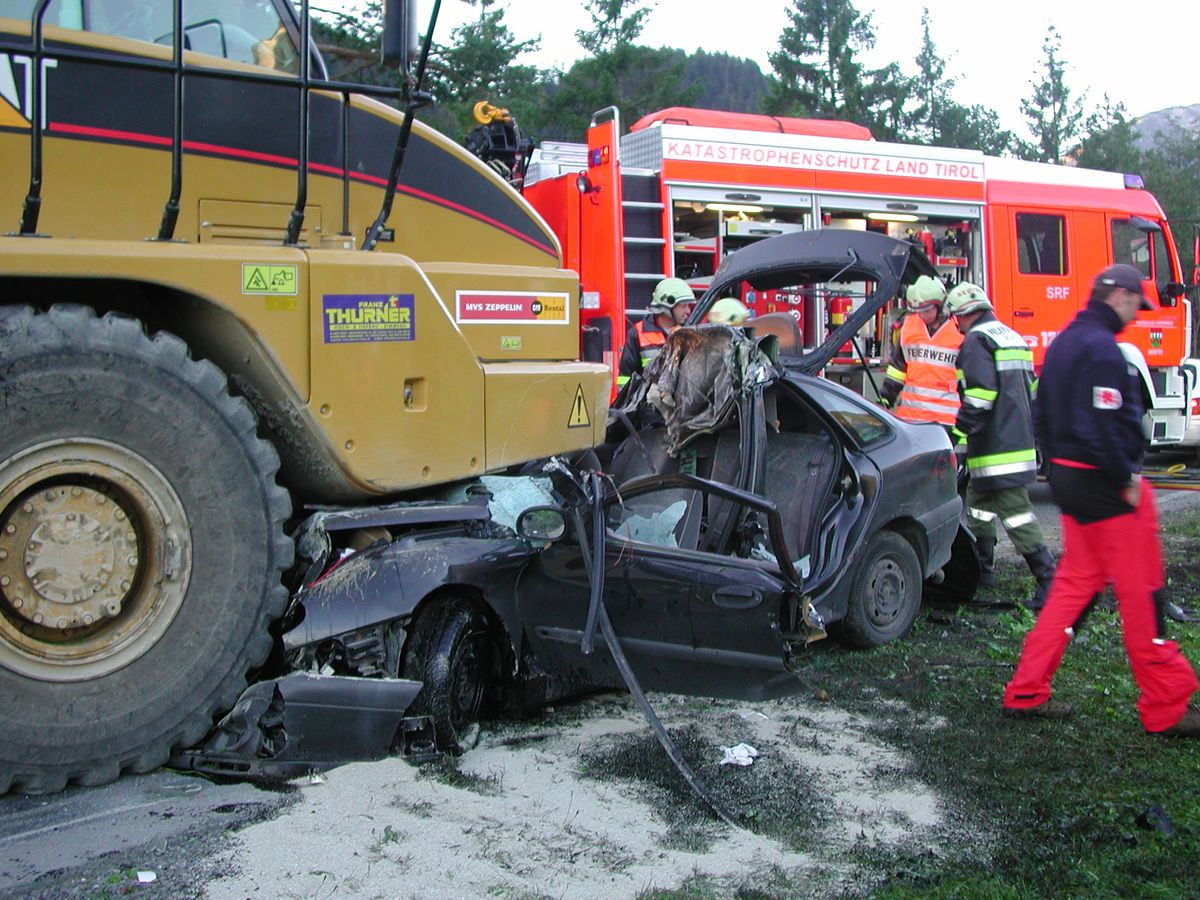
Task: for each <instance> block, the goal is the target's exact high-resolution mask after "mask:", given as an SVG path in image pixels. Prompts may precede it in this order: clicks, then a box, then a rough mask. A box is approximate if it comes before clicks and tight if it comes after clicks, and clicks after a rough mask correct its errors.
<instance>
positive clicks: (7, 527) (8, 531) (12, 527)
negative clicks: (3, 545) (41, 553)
mask: <svg viewBox="0 0 1200 900" xmlns="http://www.w3.org/2000/svg"><path fill="white" fill-rule="evenodd" d="M16 530H17V526H16V525H14V524H13V523H12V522H9V523H8V524H7V525H5V526H4V533H5V534H12V533H13V532H14V531H16Z"/></svg>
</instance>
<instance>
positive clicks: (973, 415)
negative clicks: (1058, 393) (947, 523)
mask: <svg viewBox="0 0 1200 900" xmlns="http://www.w3.org/2000/svg"><path fill="white" fill-rule="evenodd" d="M958 368H959V372H960V375H959V382H958V388H959V394H960V396H961V398H962V408H961V409H959V411H958V419H957V421H956V422H955V430H956V431H957V432H958V433H960V434H965V435H966V438H967V471H968V472H969V473H970V476H971V480H972V481H973V482H974V483H975V487H976V488H978V489H979V490H981V491H996V490H1000V489H1001V488H1007V487H1018V486H1020V485H1025V484H1031V483H1032V482H1033V481H1034V480H1035V479H1036V478H1037V454H1036V452H1035V451H1034V443H1033V417H1032V413H1031V411H1030V398H1031V395H1032V392H1033V385H1034V379H1033V353H1032V351H1030V349H1029V347H1028V346H1027V345H1026V343H1025V339H1024V338H1022V337H1021V336H1020V335H1019V334H1017V333H1016V332H1015V331H1013V330H1012V329H1011V328H1009V327H1008V326H1007V325H1005V324H1003V323H1001V322H998V321H997V320H996V317H995V316H994V315H993V314H992V313H990V312H985V313H984V314H983V315H982V316H980V317H979V319H978V320H977V321H976V322H975V324H974V325H973V326H971V330H970V331H968V332H967V333H966V335H965V336H964V337H963V343H962V349H960V350H959V353H958Z"/></svg>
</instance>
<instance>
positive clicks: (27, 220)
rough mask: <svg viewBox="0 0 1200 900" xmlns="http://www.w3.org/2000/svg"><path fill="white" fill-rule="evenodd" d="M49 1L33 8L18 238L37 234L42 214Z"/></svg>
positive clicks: (39, 1)
mask: <svg viewBox="0 0 1200 900" xmlns="http://www.w3.org/2000/svg"><path fill="white" fill-rule="evenodd" d="M49 8H50V0H38V3H37V6H35V7H34V8H33V22H32V25H33V78H32V79H31V86H30V92H29V93H30V95H29V99H30V113H29V120H30V121H29V125H30V127H29V139H30V142H31V144H30V148H29V191H28V192H27V193H26V194H25V205H24V207H23V208H22V209H21V229H20V231H19V234H22V235H26V236H28V235H33V234H37V225H38V215H39V214H40V213H41V210H42V54H43V50H44V46H43V45H44V41H43V38H42V21H43V20H44V19H45V18H46V10H47V9H49Z"/></svg>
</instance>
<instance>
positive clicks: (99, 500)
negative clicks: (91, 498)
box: [96, 494, 108, 505]
mask: <svg viewBox="0 0 1200 900" xmlns="http://www.w3.org/2000/svg"><path fill="white" fill-rule="evenodd" d="M107 499H108V498H107V497H105V496H104V495H103V494H97V495H96V502H97V503H99V504H101V505H103V503H104V501H105V500H107Z"/></svg>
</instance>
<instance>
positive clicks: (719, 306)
mask: <svg viewBox="0 0 1200 900" xmlns="http://www.w3.org/2000/svg"><path fill="white" fill-rule="evenodd" d="M749 318H750V310H748V309H746V307H745V305H744V304H743V303H742V302H741V301H740V300H735V299H734V298H733V297H722V298H721V299H720V300H718V301H717V302H716V303H714V304H713V305H712V308H711V309H710V310H709V311H708V321H709V322H711V323H712V324H714V325H745V324H746V321H747V320H748V319H749Z"/></svg>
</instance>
